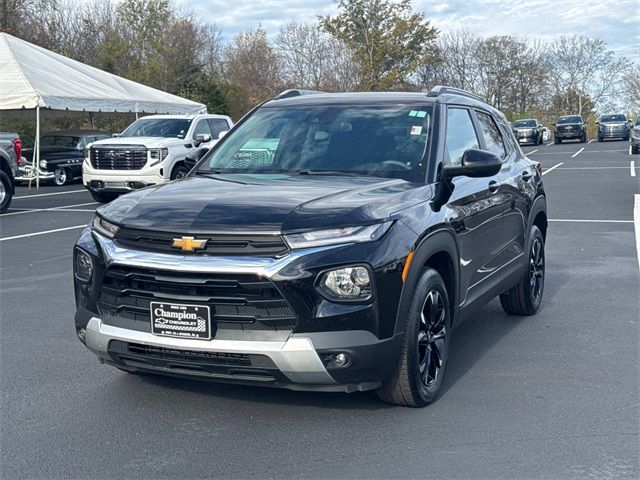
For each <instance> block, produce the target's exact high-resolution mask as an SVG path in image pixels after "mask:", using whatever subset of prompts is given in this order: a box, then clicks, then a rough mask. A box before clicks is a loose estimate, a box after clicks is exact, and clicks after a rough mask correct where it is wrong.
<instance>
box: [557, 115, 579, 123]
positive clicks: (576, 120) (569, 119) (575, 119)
mask: <svg viewBox="0 0 640 480" xmlns="http://www.w3.org/2000/svg"><path fill="white" fill-rule="evenodd" d="M558 123H582V118H580V116H579V115H571V116H570V117H560V118H559V119H558Z"/></svg>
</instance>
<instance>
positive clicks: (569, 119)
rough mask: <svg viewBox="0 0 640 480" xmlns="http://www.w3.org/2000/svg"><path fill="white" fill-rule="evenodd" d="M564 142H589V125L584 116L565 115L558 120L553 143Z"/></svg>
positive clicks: (555, 125)
mask: <svg viewBox="0 0 640 480" xmlns="http://www.w3.org/2000/svg"><path fill="white" fill-rule="evenodd" d="M562 140H580V143H584V142H586V141H587V124H586V123H585V121H584V119H583V118H582V115H565V116H564V117H560V118H558V121H557V122H556V123H555V124H554V131H553V142H554V143H556V144H557V143H562Z"/></svg>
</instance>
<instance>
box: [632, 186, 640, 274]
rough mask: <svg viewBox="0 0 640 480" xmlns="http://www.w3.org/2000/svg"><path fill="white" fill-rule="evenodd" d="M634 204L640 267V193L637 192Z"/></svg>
mask: <svg viewBox="0 0 640 480" xmlns="http://www.w3.org/2000/svg"><path fill="white" fill-rule="evenodd" d="M635 200H636V201H635V203H634V206H633V223H634V225H635V231H636V251H637V253H638V267H639V268H640V193H636V194H635Z"/></svg>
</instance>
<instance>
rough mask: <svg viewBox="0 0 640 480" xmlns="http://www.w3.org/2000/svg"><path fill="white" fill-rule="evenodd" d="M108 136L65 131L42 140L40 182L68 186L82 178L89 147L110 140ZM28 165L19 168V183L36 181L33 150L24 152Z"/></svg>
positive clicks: (103, 133)
mask: <svg viewBox="0 0 640 480" xmlns="http://www.w3.org/2000/svg"><path fill="white" fill-rule="evenodd" d="M110 137H111V135H110V134H108V133H105V132H98V131H93V130H65V131H59V132H49V133H45V134H44V135H42V137H41V138H40V175H39V177H40V181H41V182H52V183H54V184H56V185H58V186H62V185H66V184H67V183H69V182H70V181H71V180H73V179H75V178H82V162H83V161H84V150H85V148H86V147H87V145H89V144H91V143H92V142H95V141H97V140H102V139H105V138H110ZM23 152H24V158H25V160H26V161H25V162H22V163H21V164H20V165H19V167H18V176H17V178H16V180H17V181H20V182H27V181H30V180H33V178H34V168H33V149H32V148H28V149H24V151H23Z"/></svg>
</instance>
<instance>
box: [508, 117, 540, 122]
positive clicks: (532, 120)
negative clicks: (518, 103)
mask: <svg viewBox="0 0 640 480" xmlns="http://www.w3.org/2000/svg"><path fill="white" fill-rule="evenodd" d="M537 121H538V120H537V119H535V118H520V119H518V120H514V121H513V123H516V122H537Z"/></svg>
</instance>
